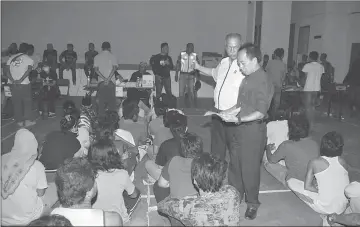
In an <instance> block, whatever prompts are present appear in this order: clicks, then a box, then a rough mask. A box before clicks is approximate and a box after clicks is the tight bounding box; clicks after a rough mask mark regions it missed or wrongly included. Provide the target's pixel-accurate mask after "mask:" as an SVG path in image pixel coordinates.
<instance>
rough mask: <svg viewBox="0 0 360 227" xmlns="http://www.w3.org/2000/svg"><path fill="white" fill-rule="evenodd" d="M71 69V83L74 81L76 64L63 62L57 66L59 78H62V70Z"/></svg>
mask: <svg viewBox="0 0 360 227" xmlns="http://www.w3.org/2000/svg"><path fill="white" fill-rule="evenodd" d="M65 69H66V70H69V69H70V70H71V77H72V81H73V83H76V64H63V65H60V68H59V79H64V70H65Z"/></svg>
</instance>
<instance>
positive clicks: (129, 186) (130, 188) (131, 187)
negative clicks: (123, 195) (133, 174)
mask: <svg viewBox="0 0 360 227" xmlns="http://www.w3.org/2000/svg"><path fill="white" fill-rule="evenodd" d="M123 174H124V177H125V181H124V186H125V187H124V189H125V190H126V192H127V193H128V195H131V194H133V193H134V190H135V185H134V183H133V182H132V181H131V179H130V177H129V174H128V173H127V172H123Z"/></svg>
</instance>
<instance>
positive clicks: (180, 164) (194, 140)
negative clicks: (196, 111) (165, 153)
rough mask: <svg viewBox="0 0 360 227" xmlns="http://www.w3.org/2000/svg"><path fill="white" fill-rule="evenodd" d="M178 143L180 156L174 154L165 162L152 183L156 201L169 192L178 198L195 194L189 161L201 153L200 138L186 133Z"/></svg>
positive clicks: (171, 195)
mask: <svg viewBox="0 0 360 227" xmlns="http://www.w3.org/2000/svg"><path fill="white" fill-rule="evenodd" d="M180 144H181V149H180V156H175V157H173V158H172V159H171V160H169V161H168V162H167V163H166V165H165V166H164V168H163V169H162V172H161V176H160V178H159V180H158V181H157V183H155V184H154V195H155V199H156V201H157V202H158V203H159V202H160V201H161V200H163V199H164V198H166V197H167V196H168V195H169V194H170V197H171V198H178V199H181V198H183V197H185V196H190V195H196V194H197V190H196V189H195V188H194V185H193V183H192V181H191V162H192V160H193V159H194V158H196V157H199V156H200V155H201V154H202V153H203V143H202V140H201V138H200V137H199V136H197V135H196V134H193V133H186V134H184V135H183V136H182V137H181V139H180ZM164 189H165V190H164ZM169 189H170V190H169Z"/></svg>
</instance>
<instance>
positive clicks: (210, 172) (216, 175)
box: [158, 152, 241, 226]
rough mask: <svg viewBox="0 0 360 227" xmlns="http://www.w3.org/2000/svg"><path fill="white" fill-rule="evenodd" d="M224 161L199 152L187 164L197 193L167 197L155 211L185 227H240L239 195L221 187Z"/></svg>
mask: <svg viewBox="0 0 360 227" xmlns="http://www.w3.org/2000/svg"><path fill="white" fill-rule="evenodd" d="M227 166H228V165H227V162H226V161H223V160H220V159H218V158H217V157H215V156H213V155H211V154H209V153H205V152H204V153H203V154H202V155H201V156H200V157H197V158H195V159H194V160H193V162H192V164H191V177H192V181H193V183H194V185H195V186H196V187H197V188H198V190H199V194H197V195H195V196H187V197H185V198H182V199H176V198H171V197H170V196H168V197H167V198H165V199H164V200H162V201H161V202H160V203H158V211H159V212H160V213H163V214H165V215H168V216H170V217H173V218H176V219H178V220H180V221H181V222H182V223H183V224H184V225H185V226H240V221H241V218H240V204H241V196H240V193H239V192H238V191H237V190H236V189H235V188H234V187H233V186H231V185H224V180H225V177H226V171H227Z"/></svg>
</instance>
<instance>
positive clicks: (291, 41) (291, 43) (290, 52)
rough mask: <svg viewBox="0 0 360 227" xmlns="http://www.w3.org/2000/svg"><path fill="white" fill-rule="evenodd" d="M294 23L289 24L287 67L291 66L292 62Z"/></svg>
mask: <svg viewBox="0 0 360 227" xmlns="http://www.w3.org/2000/svg"><path fill="white" fill-rule="evenodd" d="M294 43H295V23H291V24H290V35H289V49H288V59H287V65H292V64H293V60H294Z"/></svg>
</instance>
